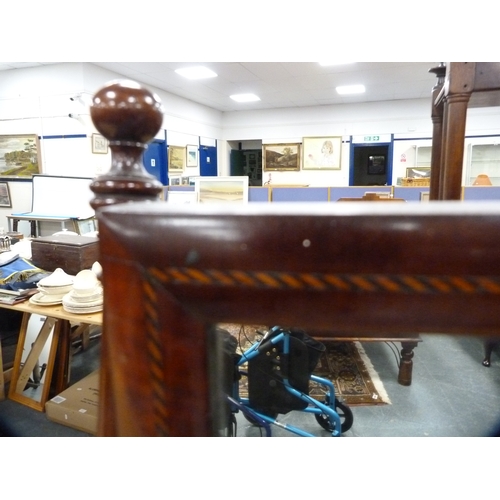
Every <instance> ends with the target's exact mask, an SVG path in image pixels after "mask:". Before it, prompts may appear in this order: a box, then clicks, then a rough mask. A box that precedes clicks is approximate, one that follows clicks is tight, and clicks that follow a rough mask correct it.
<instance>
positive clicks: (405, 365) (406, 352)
mask: <svg viewBox="0 0 500 500" xmlns="http://www.w3.org/2000/svg"><path fill="white" fill-rule="evenodd" d="M417 345H418V342H401V358H400V361H399V373H398V382H399V383H400V384H401V385H411V378H412V371H413V349H415V347H417Z"/></svg>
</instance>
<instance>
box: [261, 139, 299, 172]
mask: <svg viewBox="0 0 500 500" xmlns="http://www.w3.org/2000/svg"><path fill="white" fill-rule="evenodd" d="M262 169H263V170H265V171H272V170H274V171H284V170H290V171H298V170H300V143H298V144H295V143H294V144H263V145H262Z"/></svg>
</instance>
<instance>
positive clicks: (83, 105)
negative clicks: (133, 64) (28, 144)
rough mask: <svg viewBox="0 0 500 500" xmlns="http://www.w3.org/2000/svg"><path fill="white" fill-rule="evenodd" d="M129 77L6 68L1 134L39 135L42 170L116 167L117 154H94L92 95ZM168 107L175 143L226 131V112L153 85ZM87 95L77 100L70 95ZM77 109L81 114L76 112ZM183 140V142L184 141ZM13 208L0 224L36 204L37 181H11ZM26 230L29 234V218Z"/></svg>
mask: <svg viewBox="0 0 500 500" xmlns="http://www.w3.org/2000/svg"><path fill="white" fill-rule="evenodd" d="M120 78H123V76H121V75H119V74H116V73H113V72H110V71H107V70H104V69H102V68H100V67H98V66H94V65H92V64H89V63H65V64H55V65H48V66H42V67H37V68H26V69H19V70H11V71H3V72H2V78H1V80H0V135H18V134H37V135H38V136H40V137H41V139H40V159H39V162H40V166H41V173H44V174H49V175H65V176H78V177H80V176H81V177H94V176H96V175H100V174H102V173H104V172H106V171H107V170H108V169H109V168H110V166H111V153H108V154H105V155H103V154H92V147H91V137H92V134H93V133H96V129H95V127H94V125H93V123H92V120H91V118H90V110H89V104H90V102H91V100H92V96H93V95H94V94H95V93H96V92H97V91H98V90H99V89H100V88H102V87H103V86H104V85H106V84H107V83H108V82H110V81H112V80H116V79H120ZM148 88H149V89H150V90H152V91H153V92H156V93H157V94H158V96H159V97H160V99H161V101H162V104H163V107H164V111H165V113H164V119H163V124H162V129H161V130H160V131H159V132H158V137H162V138H164V137H165V135H166V134H167V139H168V141H169V143H170V138H172V141H173V143H175V144H177V143H178V144H177V145H181V146H182V145H185V144H181V143H180V142H183V141H187V142H186V144H198V140H199V137H200V136H202V137H204V142H205V143H208V142H210V141H212V142H213V143H214V144H215V141H217V140H218V139H220V137H221V135H222V128H221V124H222V113H221V112H219V111H216V110H213V109H211V108H208V107H206V106H202V105H198V104H196V103H194V102H192V101H189V100H187V99H184V98H181V97H177V96H174V95H171V94H169V93H167V92H164V91H162V90H160V89H156V88H153V87H151V86H148ZM76 95H79V96H81V97H80V98H78V99H74V100H71V99H70V97H74V96H76ZM70 114H72V115H74V116H75V117H73V118H72V117H70V116H69V115H70ZM179 141H180V142H179ZM9 187H10V191H11V199H12V204H13V206H12V208H0V227H5V228H7V227H8V220H7V215H9V214H11V213H16V212H28V211H30V209H31V184H30V183H26V182H18V181H9ZM20 230H22V232H24V233H25V234H27V235H28V234H29V226H28V225H27V223H21V225H20Z"/></svg>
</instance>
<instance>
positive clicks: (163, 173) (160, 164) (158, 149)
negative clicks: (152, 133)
mask: <svg viewBox="0 0 500 500" xmlns="http://www.w3.org/2000/svg"><path fill="white" fill-rule="evenodd" d="M142 161H143V162H144V168H145V169H146V171H147V172H148V173H150V174H151V175H154V176H155V177H156V178H157V179H158V180H159V181H160V182H161V183H162V184H163V185H164V186H166V185H167V184H168V172H167V147H166V144H165V141H162V140H159V139H155V140H154V141H153V142H151V143H150V144H149V145H148V147H147V149H146V151H144V154H143V157H142Z"/></svg>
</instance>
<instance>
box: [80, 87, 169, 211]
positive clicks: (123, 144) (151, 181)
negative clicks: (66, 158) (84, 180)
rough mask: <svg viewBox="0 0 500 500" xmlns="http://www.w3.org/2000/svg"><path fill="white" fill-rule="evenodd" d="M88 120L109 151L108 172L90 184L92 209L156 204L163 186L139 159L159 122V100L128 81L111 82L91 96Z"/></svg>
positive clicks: (160, 121) (161, 118)
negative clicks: (130, 203) (100, 135)
mask: <svg viewBox="0 0 500 500" xmlns="http://www.w3.org/2000/svg"><path fill="white" fill-rule="evenodd" d="M90 116H91V118H92V121H93V122H94V125H95V127H96V129H97V130H98V131H99V133H100V134H102V135H103V136H104V137H105V138H106V139H108V141H109V147H110V149H111V169H110V170H109V172H108V173H106V174H104V175H101V176H99V177H97V178H96V179H94V181H93V182H92V183H91V184H90V189H91V190H92V191H93V192H94V194H95V198H94V199H93V200H92V201H91V202H90V204H91V206H92V208H93V209H94V210H97V209H98V208H100V207H103V206H106V205H113V204H116V203H124V202H128V201H146V200H157V199H158V195H159V193H160V192H161V190H162V188H163V186H162V184H161V182H159V181H158V180H157V179H156V178H155V177H154V176H153V175H150V174H148V172H147V171H146V169H145V168H144V164H143V161H142V155H143V153H144V150H145V149H146V148H147V145H148V143H149V142H151V141H152V140H153V139H154V137H155V135H156V134H157V133H158V131H159V130H160V127H161V125H162V122H163V107H162V104H161V101H160V98H159V97H158V96H157V95H156V94H153V93H152V92H150V91H149V90H147V89H145V88H144V87H142V86H141V85H140V84H139V83H136V82H133V81H130V80H121V81H115V82H111V83H109V84H108V85H106V86H105V87H103V88H102V89H101V90H99V91H98V92H97V93H96V94H95V95H94V97H93V99H92V105H91V106H90Z"/></svg>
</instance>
